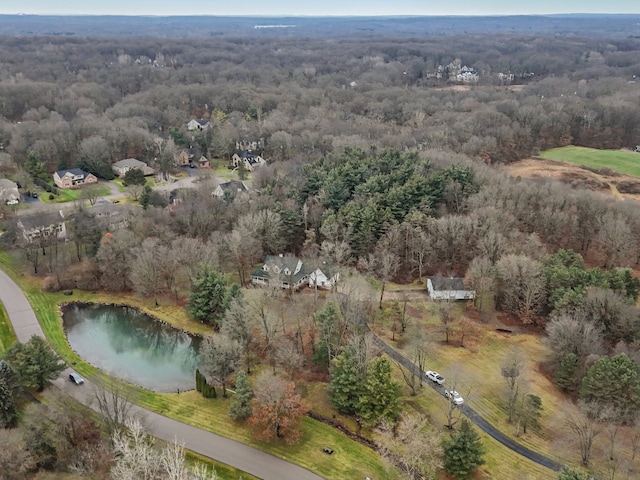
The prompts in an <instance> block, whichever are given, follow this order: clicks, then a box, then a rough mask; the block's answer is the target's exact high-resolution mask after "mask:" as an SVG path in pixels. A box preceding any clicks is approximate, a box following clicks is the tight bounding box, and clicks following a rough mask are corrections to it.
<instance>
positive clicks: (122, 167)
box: [111, 158, 155, 177]
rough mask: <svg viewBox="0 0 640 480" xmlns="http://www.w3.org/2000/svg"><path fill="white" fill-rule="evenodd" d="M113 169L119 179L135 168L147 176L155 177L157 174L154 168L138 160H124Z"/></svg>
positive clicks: (114, 165) (113, 166) (115, 164)
mask: <svg viewBox="0 0 640 480" xmlns="http://www.w3.org/2000/svg"><path fill="white" fill-rule="evenodd" d="M111 168H112V169H113V173H115V174H116V175H117V176H119V177H124V174H125V173H127V172H128V171H129V170H132V169H134V168H135V169H137V170H140V171H142V173H143V174H144V175H145V176H147V175H153V174H154V173H155V170H154V169H153V168H151V167H150V166H149V165H147V164H146V163H144V162H141V161H140V160H138V159H137V158H125V159H124V160H120V161H118V162H116V163H114V164H113V165H112V166H111Z"/></svg>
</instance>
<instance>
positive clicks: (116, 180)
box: [111, 177, 156, 193]
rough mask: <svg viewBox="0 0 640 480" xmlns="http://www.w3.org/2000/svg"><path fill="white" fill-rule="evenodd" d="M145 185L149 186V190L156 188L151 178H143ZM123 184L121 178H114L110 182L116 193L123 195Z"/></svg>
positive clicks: (124, 190) (124, 189)
mask: <svg viewBox="0 0 640 480" xmlns="http://www.w3.org/2000/svg"><path fill="white" fill-rule="evenodd" d="M144 178H145V180H146V182H147V185H149V186H150V187H151V188H153V187H155V186H156V181H155V179H154V178H153V177H144ZM122 182H123V178H122V177H116V178H114V179H113V180H111V183H113V184H114V185H115V186H116V187H118V191H119V192H120V193H125V192H126V191H127V187H125V186H124V184H123V183H122Z"/></svg>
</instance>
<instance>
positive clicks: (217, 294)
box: [187, 268, 241, 330]
mask: <svg viewBox="0 0 640 480" xmlns="http://www.w3.org/2000/svg"><path fill="white" fill-rule="evenodd" d="M240 293H241V292H240V289H239V287H238V286H237V285H231V286H228V285H227V281H226V279H225V278H224V276H223V275H222V274H221V273H218V272H216V271H214V270H209V269H208V268H205V269H204V270H202V271H201V272H200V273H199V274H198V276H197V277H196V279H195V281H194V282H193V285H192V287H191V295H189V305H188V307H187V311H188V312H189V315H191V316H192V317H193V318H195V319H196V320H198V321H199V322H202V323H208V324H210V325H212V326H213V328H214V329H215V330H218V329H219V328H220V322H221V321H222V318H223V316H224V313H225V312H226V310H227V308H228V307H229V304H230V303H231V300H233V299H234V298H237V297H238V296H239V295H240Z"/></svg>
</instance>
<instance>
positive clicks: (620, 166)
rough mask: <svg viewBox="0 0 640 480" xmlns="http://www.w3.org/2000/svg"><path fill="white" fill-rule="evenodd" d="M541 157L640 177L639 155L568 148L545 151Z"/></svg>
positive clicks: (615, 151)
mask: <svg viewBox="0 0 640 480" xmlns="http://www.w3.org/2000/svg"><path fill="white" fill-rule="evenodd" d="M540 157H541V158H545V159H547V160H557V161H560V162H568V163H575V164H577V165H584V166H586V167H589V168H595V169H598V168H603V167H606V168H610V169H611V170H614V171H616V172H619V173H624V174H626V175H633V176H635V177H640V154H639V153H634V152H623V151H621V150H597V149H595V148H585V147H574V146H568V147H561V148H552V149H551V150H545V151H544V152H541V153H540Z"/></svg>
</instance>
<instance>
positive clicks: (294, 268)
mask: <svg viewBox="0 0 640 480" xmlns="http://www.w3.org/2000/svg"><path fill="white" fill-rule="evenodd" d="M308 275H309V274H308V272H307V271H306V270H305V269H304V268H303V263H302V260H299V259H297V258H296V257H285V256H283V255H267V256H266V258H265V259H264V264H263V265H262V267H260V268H258V269H257V270H255V271H254V272H253V273H252V274H251V282H252V283H254V284H257V285H267V284H269V283H270V282H272V281H275V282H278V283H279V284H280V286H281V287H282V288H285V289H288V290H297V289H298V288H302V287H303V286H304V285H305V283H306V281H307V279H308Z"/></svg>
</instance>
